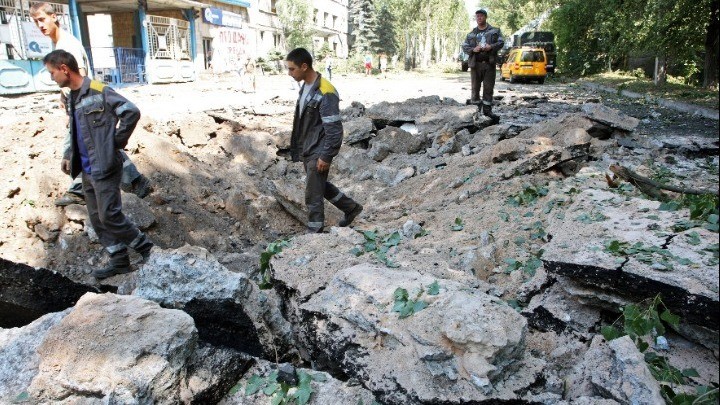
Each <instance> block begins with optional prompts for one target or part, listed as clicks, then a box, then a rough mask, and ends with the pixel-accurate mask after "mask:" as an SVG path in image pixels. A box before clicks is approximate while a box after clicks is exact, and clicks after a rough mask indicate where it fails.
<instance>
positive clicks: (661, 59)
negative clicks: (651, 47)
mask: <svg viewBox="0 0 720 405" xmlns="http://www.w3.org/2000/svg"><path fill="white" fill-rule="evenodd" d="M653 83H655V85H656V86H661V85H663V84H665V83H667V58H666V57H665V55H662V56H656V57H655V73H654V74H653Z"/></svg>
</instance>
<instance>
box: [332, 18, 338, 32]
mask: <svg viewBox="0 0 720 405" xmlns="http://www.w3.org/2000/svg"><path fill="white" fill-rule="evenodd" d="M332 17H333V25H332V29H337V25H336V24H337V16H336V15H334V16H332Z"/></svg>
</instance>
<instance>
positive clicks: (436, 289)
mask: <svg viewBox="0 0 720 405" xmlns="http://www.w3.org/2000/svg"><path fill="white" fill-rule="evenodd" d="M424 293H425V289H424V288H420V289H419V290H418V291H417V292H416V293H415V294H414V295H415V297H414V298H410V294H409V293H408V291H407V290H406V289H404V288H401V287H398V288H397V289H395V292H394V293H393V300H394V301H395V304H394V305H393V312H397V313H399V314H400V319H403V318H407V317H409V316H411V315H412V314H414V313H417V312H420V311H422V310H423V309H425V308H427V306H428V303H427V302H425V301H423V300H421V299H420V298H421V297H422V295H423V294H424ZM427 294H428V295H438V294H440V285H439V284H438V282H437V280H436V281H434V282H433V283H432V284H430V285H428V286H427Z"/></svg>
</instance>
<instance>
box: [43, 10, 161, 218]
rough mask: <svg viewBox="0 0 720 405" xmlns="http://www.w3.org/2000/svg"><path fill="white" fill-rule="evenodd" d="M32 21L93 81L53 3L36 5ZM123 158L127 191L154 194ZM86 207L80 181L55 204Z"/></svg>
mask: <svg viewBox="0 0 720 405" xmlns="http://www.w3.org/2000/svg"><path fill="white" fill-rule="evenodd" d="M30 17H31V18H32V19H33V21H34V22H35V25H36V26H37V27H38V28H39V29H40V31H41V32H42V33H43V35H45V36H46V37H49V38H50V40H52V43H53V48H54V49H62V50H64V51H66V52H69V53H70V54H71V55H72V56H73V57H75V60H76V61H77V62H78V68H79V69H80V74H81V75H83V76H87V77H89V78H91V79H92V74H91V73H90V62H89V58H88V56H87V53H86V52H85V48H84V47H83V45H82V44H81V43H80V41H78V39H77V38H75V37H74V36H72V35H70V33H69V32H67V31H65V30H63V29H61V28H60V21H58V17H57V14H56V13H55V9H53V6H52V5H51V4H49V3H35V4H33V6H32V7H30ZM67 93H69V90H68V89H62V93H61V97H60V103H61V105H62V106H63V108H64V107H65V100H66V98H67ZM69 147H70V140H69V139H66V140H65V149H64V153H63V155H64V156H65V159H67V158H68V157H67V156H68V154H69V150H68V148H69ZM121 154H122V158H123V176H122V185H123V189H125V190H127V191H132V192H133V193H135V194H136V195H137V196H138V197H140V198H143V197H145V196H147V195H148V194H150V192H151V191H152V186H151V185H150V180H148V178H147V177H145V176H143V175H142V174H140V172H139V171H138V170H137V167H135V164H134V163H133V162H132V161H131V160H130V158H129V157H128V156H127V154H125V152H124V151H123V152H121ZM84 203H85V201H84V199H83V192H82V183H81V182H80V178H79V177H78V178H76V179H75V181H73V182H72V183H71V184H70V188H68V190H67V191H66V192H65V194H64V195H63V196H62V197H60V198H58V199H57V200H55V205H58V206H66V205H70V204H84Z"/></svg>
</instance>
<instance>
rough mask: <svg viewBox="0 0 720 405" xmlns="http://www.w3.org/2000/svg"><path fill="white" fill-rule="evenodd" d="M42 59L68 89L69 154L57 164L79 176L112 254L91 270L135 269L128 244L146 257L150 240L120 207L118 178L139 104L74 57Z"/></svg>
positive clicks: (104, 273) (61, 54)
mask: <svg viewBox="0 0 720 405" xmlns="http://www.w3.org/2000/svg"><path fill="white" fill-rule="evenodd" d="M43 64H44V65H45V68H47V70H48V72H49V73H50V77H51V78H52V80H53V81H54V82H55V83H57V84H58V85H59V86H60V87H67V88H69V89H70V93H69V94H68V98H67V103H66V110H67V112H68V116H69V117H70V125H69V127H70V130H69V133H70V140H71V142H70V143H71V146H70V155H69V159H63V161H62V164H61V168H62V171H63V172H64V173H66V174H69V175H71V176H72V177H73V178H76V177H80V178H81V179H82V188H83V194H84V196H85V204H86V205H87V210H88V216H89V217H90V223H92V226H93V229H95V232H96V233H97V235H98V238H99V239H100V243H101V244H102V245H103V247H104V248H105V250H107V252H108V253H109V254H110V261H109V263H108V265H107V266H106V267H104V268H102V269H96V270H95V271H93V276H94V277H95V278H97V279H104V278H107V277H111V276H114V275H117V274H124V273H129V272H131V271H133V267H131V265H130V256H129V255H128V250H127V248H128V246H129V247H131V248H133V249H134V250H135V251H137V252H138V253H139V254H140V255H141V256H142V260H143V261H145V260H147V259H148V258H149V257H150V251H151V249H152V248H153V243H152V242H151V241H150V239H148V237H147V236H146V235H145V234H144V233H142V232H140V230H139V229H138V228H137V227H136V226H135V224H133V223H132V222H130V220H129V219H128V218H127V217H126V216H125V215H124V214H123V212H122V199H121V194H120V180H121V178H122V158H121V156H120V150H122V148H124V147H125V146H126V145H127V143H128V140H129V139H130V135H132V133H133V131H134V130H135V127H136V126H137V123H138V121H139V120H140V110H139V109H138V108H137V107H136V106H135V104H133V103H131V102H130V101H129V100H127V99H126V98H125V97H123V96H121V95H119V94H118V93H116V92H115V90H113V89H112V88H110V87H109V86H106V85H105V84H103V83H101V82H98V81H95V80H90V78H88V77H87V76H83V75H82V74H81V73H80V68H79V67H78V64H77V61H76V60H75V57H74V56H73V55H72V54H71V53H69V52H66V51H63V50H60V49H58V50H55V51H52V52H50V53H49V54H47V55H45V58H44V59H43Z"/></svg>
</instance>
